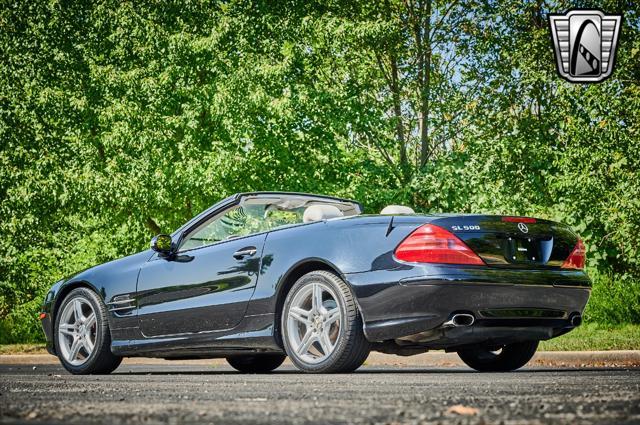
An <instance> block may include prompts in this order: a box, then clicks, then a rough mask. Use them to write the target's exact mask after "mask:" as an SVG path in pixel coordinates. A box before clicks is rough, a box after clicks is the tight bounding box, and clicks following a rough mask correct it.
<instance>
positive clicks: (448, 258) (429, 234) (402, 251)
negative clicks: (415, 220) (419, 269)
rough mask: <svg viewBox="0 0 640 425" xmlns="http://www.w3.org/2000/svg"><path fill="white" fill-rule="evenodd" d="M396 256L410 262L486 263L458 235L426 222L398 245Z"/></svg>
mask: <svg viewBox="0 0 640 425" xmlns="http://www.w3.org/2000/svg"><path fill="white" fill-rule="evenodd" d="M395 255H396V258H397V259H398V260H400V261H407V262H409V263H444V264H474V265H484V261H482V259H481V258H480V257H478V255H476V253H475V252H473V251H472V250H471V249H469V247H468V246H467V245H465V243H464V242H462V241H461V240H460V239H459V238H458V237H457V236H456V235H454V234H453V233H451V232H449V231H447V230H445V229H443V228H442V227H438V226H434V225H433V224H425V225H424V226H420V227H418V228H417V229H416V230H414V231H413V233H411V234H410V235H409V236H408V237H407V238H406V239H405V240H404V241H402V243H400V245H398V247H397V248H396V252H395Z"/></svg>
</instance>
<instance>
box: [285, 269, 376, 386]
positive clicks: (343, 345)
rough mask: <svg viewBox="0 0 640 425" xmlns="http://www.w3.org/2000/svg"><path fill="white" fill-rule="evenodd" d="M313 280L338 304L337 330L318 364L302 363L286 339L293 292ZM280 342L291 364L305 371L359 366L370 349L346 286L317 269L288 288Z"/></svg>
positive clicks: (350, 369)
mask: <svg viewBox="0 0 640 425" xmlns="http://www.w3.org/2000/svg"><path fill="white" fill-rule="evenodd" d="M314 282H320V283H324V284H325V285H327V286H329V287H330V288H332V290H333V291H334V292H335V294H336V296H337V298H338V299H337V300H336V301H337V302H338V303H339V304H340V305H339V306H340V309H341V315H340V331H339V333H338V336H337V339H336V341H335V345H334V348H333V351H332V352H331V354H330V355H329V356H328V357H327V358H326V359H325V360H323V361H321V362H319V363H309V362H305V361H304V360H303V359H301V358H299V357H298V355H297V353H296V352H295V351H294V349H293V348H292V346H291V344H290V341H289V338H288V335H289V334H288V332H289V329H288V323H287V322H288V320H287V317H288V313H289V309H290V308H291V302H292V301H293V299H294V297H295V295H296V293H298V291H300V290H302V289H303V288H305V287H306V286H307V285H311V284H313V283H314ZM280 329H282V341H283V344H284V348H285V351H286V352H287V355H288V356H289V359H291V361H292V363H293V364H294V365H295V366H296V367H297V368H298V369H300V370H302V371H303V372H308V373H345V372H352V371H354V370H356V369H357V368H359V367H360V366H362V364H363V363H364V361H365V360H366V359H367V356H368V355H369V352H370V351H371V344H370V343H369V341H367V339H366V338H365V336H364V332H363V330H362V318H361V316H360V313H359V312H358V306H357V304H356V301H355V299H354V297H353V295H352V294H351V290H350V288H349V286H348V285H347V284H346V283H345V282H344V281H343V280H342V279H340V278H339V277H338V276H336V275H335V274H333V273H331V272H328V271H324V270H318V271H313V272H309V273H307V274H305V275H304V276H302V277H301V278H300V279H298V281H297V282H296V283H295V284H294V285H293V286H292V287H291V290H290V291H289V293H288V294H287V298H286V300H285V302H284V306H283V309H282V317H281V327H280Z"/></svg>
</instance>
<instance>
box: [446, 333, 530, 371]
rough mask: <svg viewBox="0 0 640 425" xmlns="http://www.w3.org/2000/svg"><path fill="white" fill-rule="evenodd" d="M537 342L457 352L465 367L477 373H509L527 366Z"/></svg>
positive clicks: (475, 348)
mask: <svg viewBox="0 0 640 425" xmlns="http://www.w3.org/2000/svg"><path fill="white" fill-rule="evenodd" d="M537 349H538V341H525V342H516V343H514V344H507V345H504V346H501V347H474V348H468V349H464V350H460V351H458V356H460V358H461V359H462V361H463V362H465V363H466V364H467V366H469V367H471V368H473V369H475V370H477V371H479V372H509V371H512V370H516V369H519V368H521V367H522V366H524V365H525V364H527V362H528V361H529V360H531V358H532V357H533V355H534V354H535V353H536V350H537Z"/></svg>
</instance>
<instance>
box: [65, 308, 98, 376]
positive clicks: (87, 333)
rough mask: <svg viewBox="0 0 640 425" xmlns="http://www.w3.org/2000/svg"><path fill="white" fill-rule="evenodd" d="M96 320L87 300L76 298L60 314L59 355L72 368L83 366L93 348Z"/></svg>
mask: <svg viewBox="0 0 640 425" xmlns="http://www.w3.org/2000/svg"><path fill="white" fill-rule="evenodd" d="M96 330H97V319H96V313H95V311H94V310H93V307H92V306H91V303H90V302H89V300H87V299H86V298H83V297H76V298H74V299H72V300H71V302H69V303H68V304H67V305H66V306H65V308H64V310H63V311H62V313H61V314H60V322H59V323H58V341H59V347H60V351H61V353H60V354H61V355H62V356H63V357H64V359H65V360H66V361H67V362H68V363H69V364H71V365H73V366H80V365H82V364H84V363H85V362H86V361H87V360H88V359H89V357H91V354H92V353H93V350H94V348H95V344H96Z"/></svg>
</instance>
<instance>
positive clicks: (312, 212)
mask: <svg viewBox="0 0 640 425" xmlns="http://www.w3.org/2000/svg"><path fill="white" fill-rule="evenodd" d="M343 216H344V214H342V211H340V210H339V209H338V207H336V206H334V205H311V206H309V207H307V209H305V210H304V214H303V215H302V221H303V222H304V223H311V222H312V221H320V220H328V219H330V218H336V217H343Z"/></svg>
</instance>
